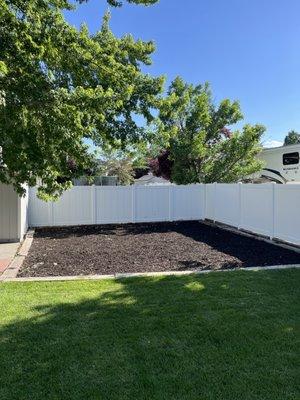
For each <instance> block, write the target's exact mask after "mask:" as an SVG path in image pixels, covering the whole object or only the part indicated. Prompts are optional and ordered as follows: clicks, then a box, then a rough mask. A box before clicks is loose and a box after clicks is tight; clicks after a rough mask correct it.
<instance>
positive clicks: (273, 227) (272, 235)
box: [270, 182, 276, 240]
mask: <svg viewBox="0 0 300 400" xmlns="http://www.w3.org/2000/svg"><path fill="white" fill-rule="evenodd" d="M271 185H272V186H271V187H272V206H271V207H272V227H271V235H270V239H271V240H273V238H274V236H275V198H276V193H275V191H276V183H275V182H272V183H271Z"/></svg>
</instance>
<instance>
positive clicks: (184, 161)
mask: <svg viewBox="0 0 300 400" xmlns="http://www.w3.org/2000/svg"><path fill="white" fill-rule="evenodd" d="M242 118H243V116H242V113H241V110H240V106H239V103H238V102H236V101H234V102H231V101H230V100H228V99H225V100H223V101H221V103H220V104H219V105H215V104H214V102H213V98H212V94H211V91H210V89H209V85H208V84H205V85H198V86H193V85H189V84H186V83H185V82H184V81H183V80H182V79H181V78H176V79H175V80H174V81H173V82H172V84H171V86H170V88H169V91H168V95H167V96H166V98H165V99H164V100H163V101H162V102H161V105H160V113H159V117H158V119H157V121H156V130H155V136H156V142H157V141H159V140H161V142H162V143H164V146H163V147H164V148H165V149H167V151H168V153H166V152H164V153H163V154H162V155H161V157H159V158H158V164H159V163H160V160H163V164H164V166H165V167H166V168H169V167H171V171H170V175H171V180H172V181H174V182H176V183H178V184H187V183H197V182H204V183H208V182H235V181H237V180H238V179H240V178H243V177H246V176H248V175H249V174H252V173H254V172H256V171H258V170H259V169H260V168H261V163H260V161H258V159H257V158H256V155H257V154H258V153H259V152H260V150H261V146H260V139H261V136H262V134H263V132H264V127H263V126H261V125H254V126H251V125H245V126H244V127H243V128H242V130H235V131H233V132H232V131H231V130H230V129H229V128H228V127H229V126H231V125H233V124H235V123H237V122H238V121H240V120H241V119H242ZM166 154H168V158H169V161H170V163H167V162H166ZM156 164H157V163H154V165H155V166H156V169H157V170H159V171H160V172H161V173H162V174H164V175H165V176H167V175H168V171H162V169H163V166H159V165H156Z"/></svg>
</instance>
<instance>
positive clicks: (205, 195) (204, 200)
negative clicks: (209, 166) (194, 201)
mask: <svg viewBox="0 0 300 400" xmlns="http://www.w3.org/2000/svg"><path fill="white" fill-rule="evenodd" d="M202 188H203V191H204V192H203V202H204V204H203V207H202V210H203V212H202V220H203V221H205V220H206V211H207V210H206V202H207V193H206V183H202Z"/></svg>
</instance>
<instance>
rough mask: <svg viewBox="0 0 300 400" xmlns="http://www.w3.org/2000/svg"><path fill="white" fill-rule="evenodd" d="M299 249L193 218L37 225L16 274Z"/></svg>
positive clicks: (278, 260)
mask: <svg viewBox="0 0 300 400" xmlns="http://www.w3.org/2000/svg"><path fill="white" fill-rule="evenodd" d="M294 263H300V254H298V253H296V252H294V251H291V250H285V249H283V248H280V247H278V246H275V245H272V244H268V243H266V242H263V241H260V240H257V239H253V238H249V237H245V236H241V235H238V234H235V233H231V232H228V231H226V230H223V229H220V228H216V227H211V226H207V225H205V224H202V223H200V222H197V221H188V222H170V223H150V224H136V225H133V224H129V225H98V226H76V227H65V228H47V229H46V228H45V229H37V230H36V233H35V236H34V241H33V244H32V247H31V249H30V252H29V255H28V257H27V258H26V260H25V262H24V264H23V267H22V269H21V271H20V272H19V275H18V276H55V275H88V274H113V273H122V272H152V271H174V270H181V271H182V270H191V269H192V270H193V269H214V270H216V269H228V268H235V267H250V266H258V265H279V264H294Z"/></svg>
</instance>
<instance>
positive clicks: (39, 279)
mask: <svg viewBox="0 0 300 400" xmlns="http://www.w3.org/2000/svg"><path fill="white" fill-rule="evenodd" d="M21 257H24V256H21ZM24 258H25V257H24ZM296 268H300V264H287V265H270V266H266V267H264V266H262V267H261V266H258V267H247V268H231V269H219V270H189V271H163V272H135V273H130V272H128V273H117V274H112V275H74V276H45V277H44V276H43V277H22V278H16V277H9V276H7V277H3V275H2V276H1V277H0V282H1V281H3V282H52V281H78V280H83V281H85V280H107V279H115V280H117V279H126V278H142V277H152V278H155V277H160V276H180V275H201V274H208V273H216V272H234V271H235V272H236V271H252V272H253V271H269V270H283V269H296Z"/></svg>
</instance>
